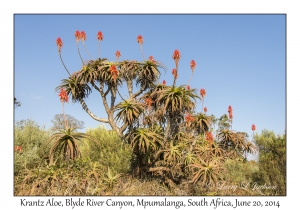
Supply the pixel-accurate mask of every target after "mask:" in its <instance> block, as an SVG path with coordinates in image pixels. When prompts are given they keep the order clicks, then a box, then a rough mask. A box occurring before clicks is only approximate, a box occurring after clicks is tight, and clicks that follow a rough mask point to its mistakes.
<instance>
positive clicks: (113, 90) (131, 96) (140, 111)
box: [51, 31, 254, 186]
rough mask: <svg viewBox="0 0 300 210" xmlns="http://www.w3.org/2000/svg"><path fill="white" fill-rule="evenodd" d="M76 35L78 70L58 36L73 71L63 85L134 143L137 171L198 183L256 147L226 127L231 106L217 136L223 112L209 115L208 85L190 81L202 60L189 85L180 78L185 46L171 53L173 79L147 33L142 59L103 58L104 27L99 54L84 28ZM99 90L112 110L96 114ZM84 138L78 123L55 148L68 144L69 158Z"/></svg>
mask: <svg viewBox="0 0 300 210" xmlns="http://www.w3.org/2000/svg"><path fill="white" fill-rule="evenodd" d="M75 38H76V39H75V41H76V46H77V49H78V55H79V57H80V59H81V61H82V67H81V69H80V70H79V71H76V72H74V73H72V75H71V74H70V73H69V71H68V69H67V68H66V66H65V64H64V63H63V60H62V56H61V49H62V40H61V38H58V39H57V41H56V44H57V46H58V53H59V56H60V59H61V61H62V63H63V65H64V67H65V69H66V71H67V73H68V74H69V77H68V78H66V79H63V80H62V83H61V85H60V86H58V87H57V88H56V89H57V90H60V89H64V90H65V93H64V96H65V95H67V96H68V97H70V99H72V101H73V102H79V103H80V104H81V106H82V108H83V109H84V110H85V111H86V112H87V114H89V115H90V116H91V117H92V118H93V119H95V120H97V121H99V122H101V123H107V124H109V125H110V126H111V128H112V129H113V130H114V131H115V132H116V133H117V134H118V136H119V137H121V139H123V140H124V142H127V143H129V144H130V145H131V146H132V148H133V153H134V158H133V163H134V164H133V171H136V172H137V173H135V174H140V175H142V174H147V175H151V176H159V177H160V178H161V179H162V180H165V182H166V183H168V184H169V186H172V185H173V184H174V182H175V183H179V182H180V181H181V180H183V179H190V180H191V182H192V183H196V182H197V181H199V180H200V181H201V182H217V181H218V180H220V179H222V173H223V168H222V166H223V165H224V164H223V161H224V159H225V158H236V157H237V156H238V157H243V155H244V153H245V152H246V153H247V152H249V153H252V152H253V151H254V147H252V145H251V144H250V143H249V141H247V139H246V137H245V135H242V134H241V133H237V132H234V131H232V130H230V131H229V130H226V129H225V130H224V129H223V128H227V127H226V126H227V124H226V123H228V122H227V121H229V120H231V123H232V110H231V112H229V119H228V117H227V115H226V118H225V117H223V118H224V119H223V118H222V120H219V124H218V125H220V126H219V130H217V131H216V132H214V133H216V134H217V135H215V136H214V135H213V133H212V132H211V130H212V125H213V124H214V125H215V124H217V119H216V118H215V117H214V116H213V115H211V116H208V115H206V112H207V108H206V107H204V97H205V96H206V90H205V89H204V88H201V89H200V91H199V90H196V89H195V88H192V87H191V86H190V85H189V82H190V81H191V79H192V76H193V75H194V70H195V68H196V61H195V60H191V62H190V68H191V70H192V72H191V74H192V76H191V78H190V79H189V80H188V81H187V84H184V85H179V86H177V85H176V81H177V79H178V78H179V76H180V70H181V69H179V61H180V58H181V52H180V51H179V50H178V49H176V50H174V53H173V55H172V56H170V57H171V58H172V59H173V60H174V62H175V67H173V71H172V74H173V78H174V80H173V83H172V84H171V85H167V82H166V80H163V81H162V82H159V79H160V75H161V71H162V70H165V71H166V70H167V69H166V67H165V65H164V64H163V63H162V62H159V61H157V60H155V59H154V56H152V55H151V56H149V59H148V60H146V59H145V55H144V52H143V49H142V45H143V43H144V38H143V37H142V35H138V37H137V39H136V40H137V42H138V44H139V46H140V51H141V54H142V57H143V61H136V60H123V61H122V60H119V58H120V56H121V53H120V52H119V51H116V53H115V56H116V59H115V61H109V60H107V59H106V58H103V57H102V58H101V57H100V42H101V41H103V34H102V32H100V31H99V32H98V34H97V40H98V59H93V57H92V56H91V55H90V54H89V52H88V51H87V49H86V46H85V45H84V43H85V42H86V41H87V36H86V34H85V32H84V31H82V32H79V31H76V32H75ZM80 41H81V42H82V45H83V47H84V49H85V51H86V53H87V54H88V55H89V57H90V58H91V60H89V61H87V62H83V59H82V57H81V52H80V46H79V42H80ZM121 87H122V88H124V87H125V88H126V89H127V93H124V92H123V91H122V92H123V94H122V93H121V92H120V88H121ZM134 87H136V88H134ZM92 91H95V92H98V93H99V96H100V98H101V101H102V106H103V107H104V109H105V112H106V114H105V116H103V117H98V116H96V115H95V114H94V112H93V111H92V110H90V109H89V107H88V105H87V104H86V99H87V98H88V97H89V94H90V93H91V92H92ZM198 91H199V92H198ZM199 93H200V94H199ZM197 100H201V101H202V109H201V112H200V113H197V112H196V105H197ZM230 113H231V115H230ZM220 119H221V118H220ZM231 126H232V124H231ZM221 128H222V129H221ZM81 137H83V136H82V134H78V133H76V134H75V133H72V129H71V128H66V130H65V131H62V132H61V133H58V134H56V135H55V136H53V137H52V139H53V140H55V144H54V145H53V146H52V149H51V155H52V154H54V153H55V151H60V150H62V151H63V155H64V157H68V158H71V159H72V158H75V157H78V156H79V154H80V151H79V146H78V145H77V143H76V142H77V141H80V138H81ZM172 183H173V184H172Z"/></svg>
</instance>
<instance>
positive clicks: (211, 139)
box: [205, 132, 214, 144]
mask: <svg viewBox="0 0 300 210" xmlns="http://www.w3.org/2000/svg"><path fill="white" fill-rule="evenodd" d="M205 137H206V140H207V141H208V142H209V143H210V144H212V142H213V140H214V137H213V135H212V133H211V132H206V134H205Z"/></svg>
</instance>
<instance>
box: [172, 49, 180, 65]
mask: <svg viewBox="0 0 300 210" xmlns="http://www.w3.org/2000/svg"><path fill="white" fill-rule="evenodd" d="M180 57H181V56H180V52H179V50H175V51H174V54H173V56H172V58H173V59H174V61H175V64H176V68H178V62H179V59H180Z"/></svg>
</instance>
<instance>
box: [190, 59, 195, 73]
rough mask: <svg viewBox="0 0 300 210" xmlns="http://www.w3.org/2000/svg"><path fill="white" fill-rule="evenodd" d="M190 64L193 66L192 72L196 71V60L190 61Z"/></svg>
mask: <svg viewBox="0 0 300 210" xmlns="http://www.w3.org/2000/svg"><path fill="white" fill-rule="evenodd" d="M190 66H191V69H192V72H193V73H194V70H195V68H196V62H195V61H194V60H192V61H191V63H190Z"/></svg>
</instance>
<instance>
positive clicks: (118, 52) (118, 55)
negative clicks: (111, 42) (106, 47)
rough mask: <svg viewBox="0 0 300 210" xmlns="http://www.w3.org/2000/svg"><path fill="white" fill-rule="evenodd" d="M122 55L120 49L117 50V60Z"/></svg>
mask: <svg viewBox="0 0 300 210" xmlns="http://www.w3.org/2000/svg"><path fill="white" fill-rule="evenodd" d="M120 56H121V53H120V51H118V50H117V52H116V57H117V60H118V59H119V57H120Z"/></svg>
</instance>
